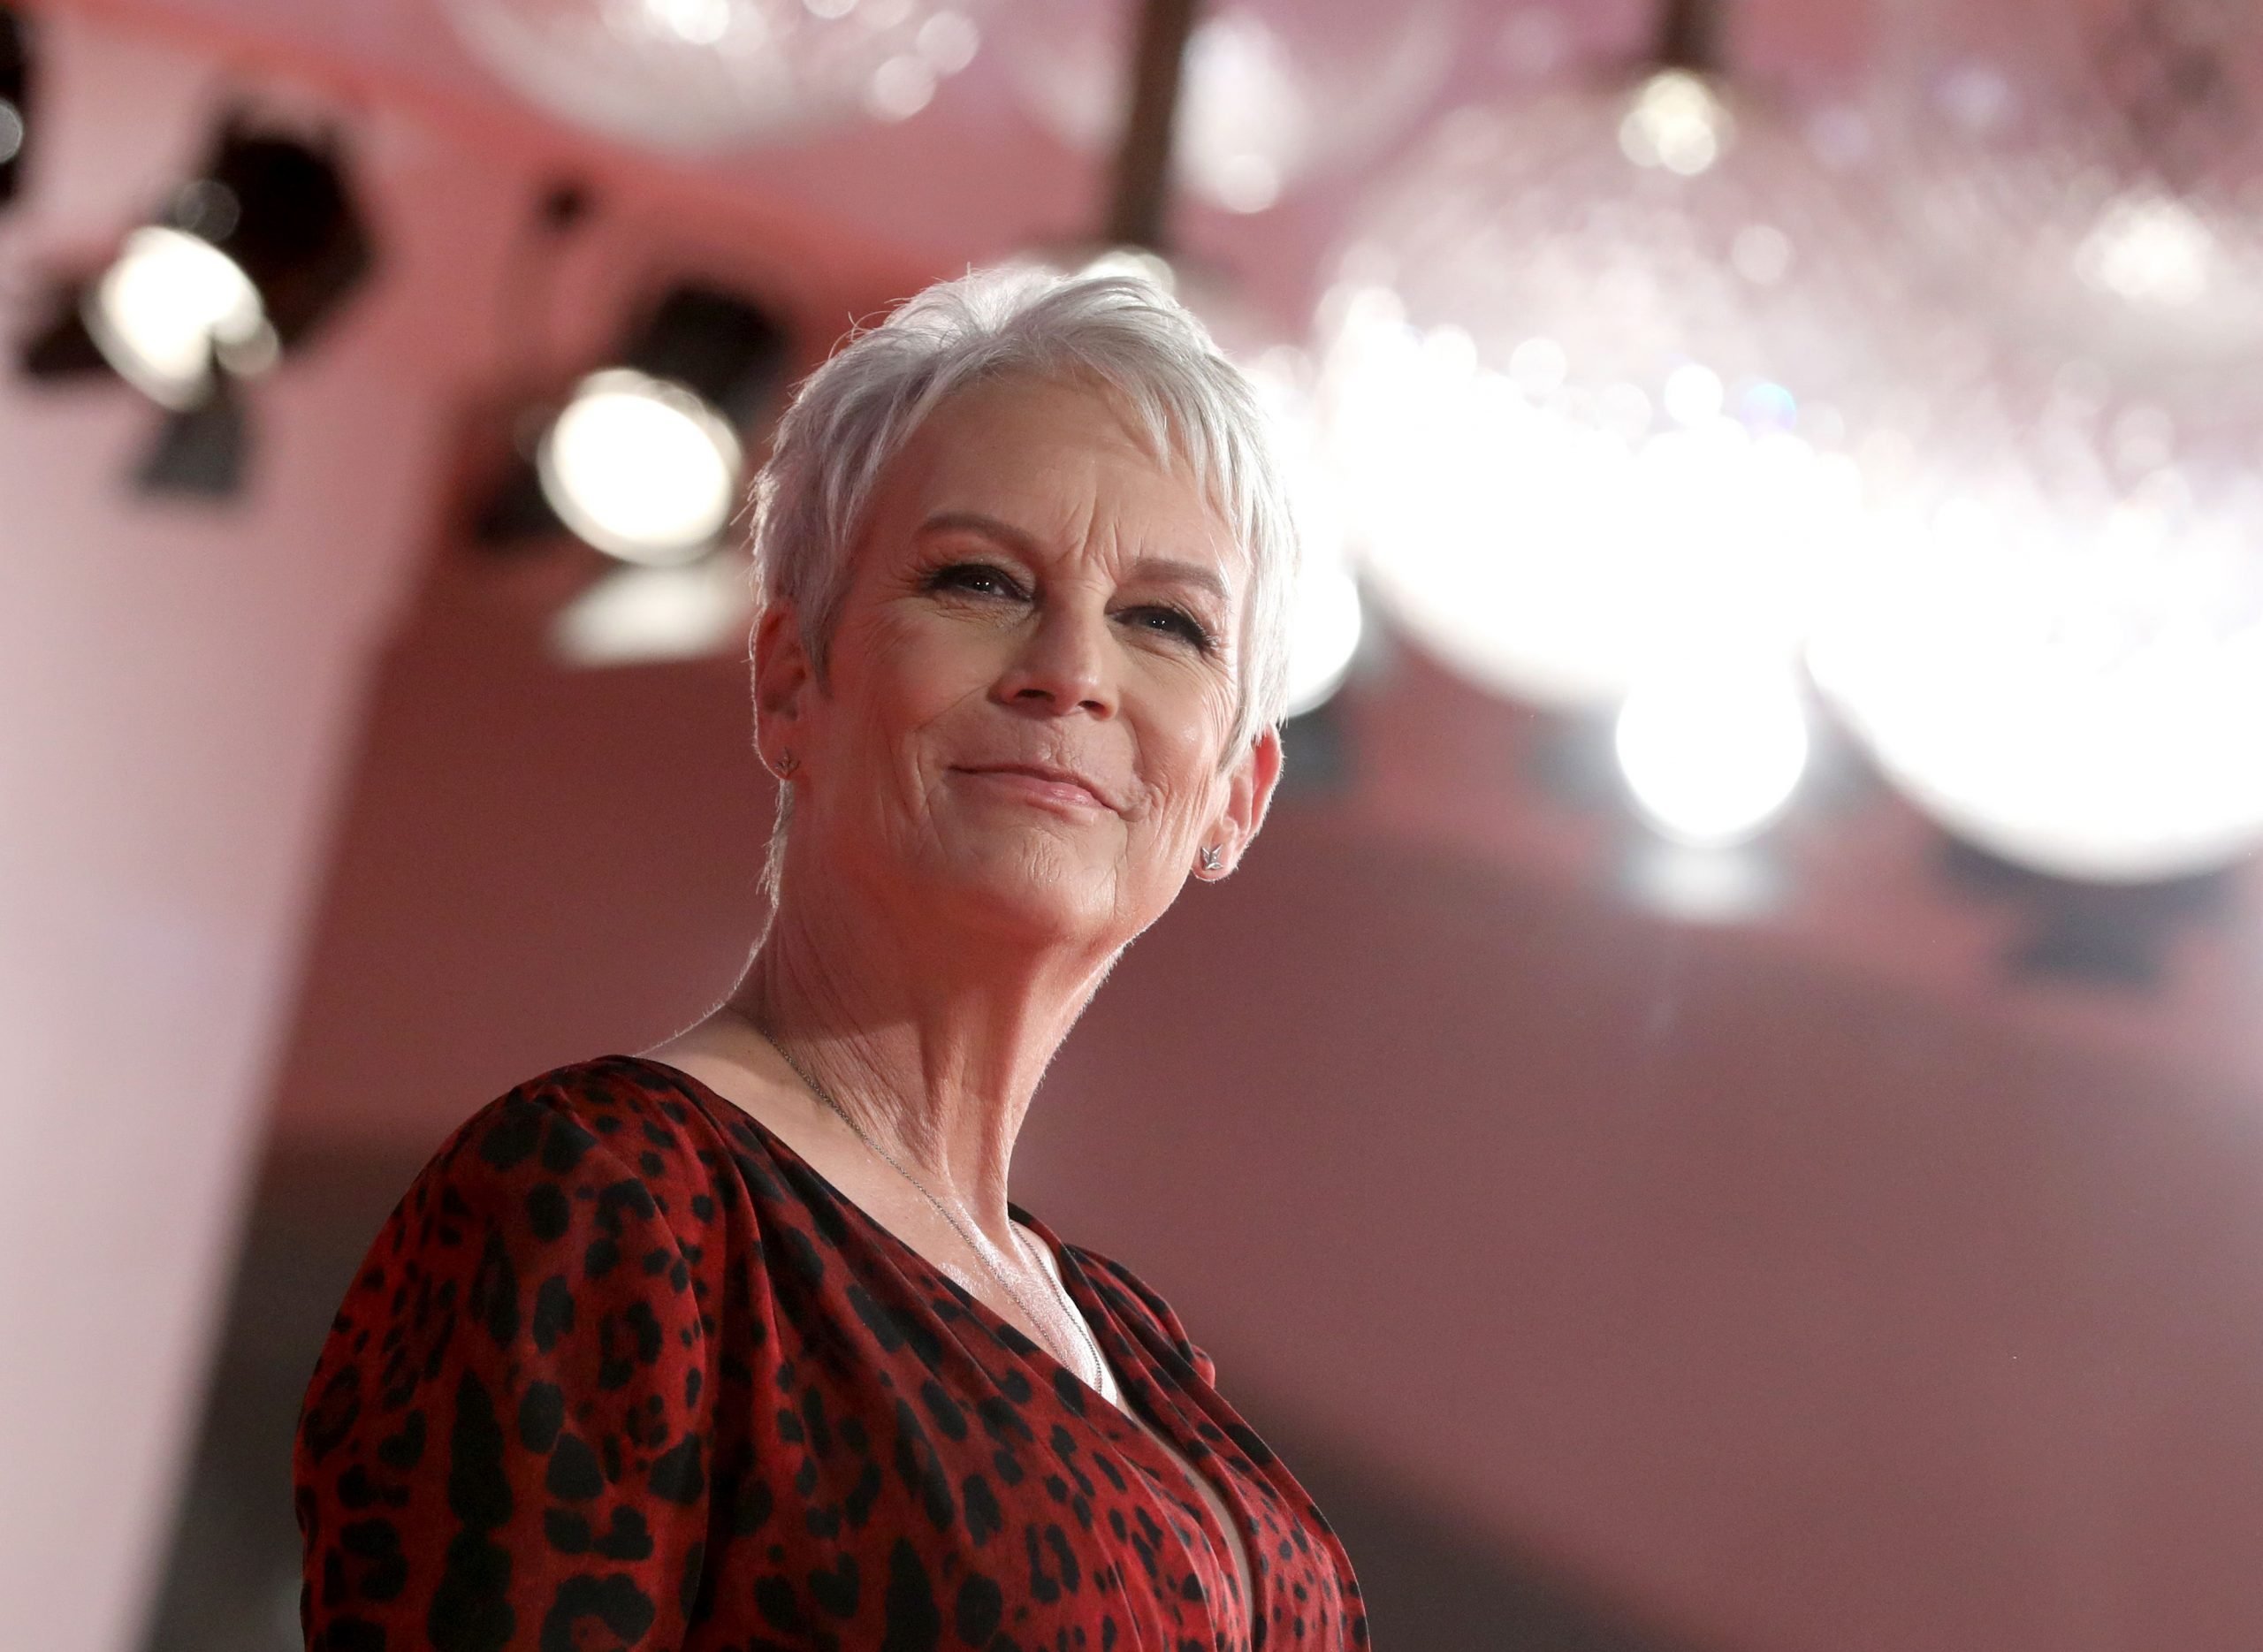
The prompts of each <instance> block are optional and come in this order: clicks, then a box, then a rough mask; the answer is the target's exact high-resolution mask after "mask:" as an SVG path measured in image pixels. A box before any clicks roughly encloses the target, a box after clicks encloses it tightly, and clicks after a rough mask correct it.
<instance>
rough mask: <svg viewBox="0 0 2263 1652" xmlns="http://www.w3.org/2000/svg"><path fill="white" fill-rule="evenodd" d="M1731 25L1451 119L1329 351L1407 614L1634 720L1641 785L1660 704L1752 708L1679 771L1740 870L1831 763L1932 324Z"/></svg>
mask: <svg viewBox="0 0 2263 1652" xmlns="http://www.w3.org/2000/svg"><path fill="white" fill-rule="evenodd" d="M1710 33H1711V9H1710V8H1709V7H1706V6H1703V5H1701V4H1695V3H1694V0H1680V3H1669V4H1666V5H1665V6H1663V7H1662V8H1661V17H1660V28H1659V35H1658V41H1657V46H1656V49H1654V51H1653V53H1652V56H1651V58H1650V62H1649V63H1648V64H1647V65H1644V66H1643V67H1642V69H1641V70H1639V71H1638V72H1636V73H1635V74H1634V75H1633V76H1632V77H1631V79H1626V80H1617V81H1615V82H1614V83H1612V84H1610V85H1607V86H1604V87H1600V88H1567V89H1560V90H1557V91H1553V92H1551V93H1548V94H1545V95H1542V96H1540V97H1538V98H1537V99H1536V100H1535V101H1532V102H1530V103H1520V104H1517V105H1513V106H1497V107H1488V108H1472V109H1467V110H1460V111H1458V112H1457V113H1456V114H1454V115H1452V116H1451V117H1449V118H1447V119H1446V120H1445V121H1444V122H1442V123H1441V125H1440V126H1439V128H1438V130H1437V131H1436V133H1434V134H1433V136H1432V137H1431V139H1430V140H1429V141H1428V142H1427V143H1426V144H1425V145H1424V146H1423V147H1422V148H1421V150H1420V151H1419V152H1418V153H1417V154H1416V155H1415V156H1414V157H1413V159H1412V161H1411V162H1410V163H1409V164H1407V165H1406V167H1405V168H1403V169H1402V170H1401V171H1399V172H1398V174H1397V175H1396V176H1395V177H1394V178H1393V179H1390V180H1388V181H1387V182H1386V184H1385V185H1384V187H1383V188H1382V189H1381V190H1380V191H1379V193H1378V194H1376V195H1375V196H1374V197H1373V198H1372V199H1371V200H1370V201H1369V202H1367V203H1366V204H1365V206H1364V209H1363V210H1362V212H1361V214H1360V218H1359V220H1358V221H1357V224H1356V226H1355V228H1354V230H1353V232H1352V236H1351V238H1350V240H1349V242H1348V244H1347V246H1346V247H1345V251H1344V252H1343V253H1342V255H1341V256H1340V260H1339V263H1338V264H1337V277H1336V281H1335V284H1334V285H1333V286H1332V287H1331V288H1330V292H1329V293H1328V295H1327V297H1326V298H1325V300H1324V301H1323V303H1322V316H1321V322H1322V334H1323V338H1324V341H1325V352H1326V354H1325V367H1324V394H1325V397H1326V403H1327V417H1328V425H1329V430H1330V442H1331V449H1332V453H1333V454H1334V456H1335V461H1336V463H1337V467H1338V468H1339V470H1340V472H1341V473H1342V476H1343V478H1344V481H1345V486H1346V488H1347V490H1348V493H1349V499H1348V506H1347V508H1348V510H1349V514H1350V517H1351V521H1352V531H1353V534H1354V536H1355V537H1356V538H1357V540H1358V541H1359V542H1360V544H1361V546H1362V548H1363V551H1364V552H1365V556H1366V561H1365V572H1366V573H1367V575H1368V579H1369V582H1370V583H1371V584H1372V586H1373V587H1374V589H1375V592H1376V595H1377V598H1378V599H1379V600H1380V601H1382V602H1383V604H1385V605H1387V606H1388V607H1389V608H1390V609H1391V612H1392V613H1394V614H1395V615H1396V616H1397V617H1398V619H1399V620H1401V621H1402V622H1404V623H1405V624H1406V626H1407V627H1408V628H1409V629H1410V630H1411V631H1412V632H1413V634H1414V635H1415V636H1418V637H1420V638H1421V640H1422V642H1423V643H1425V644H1426V645H1427V646H1428V647H1429V648H1430V649H1431V650H1432V651H1434V652H1436V654H1437V655H1439V656H1440V657H1441V658H1442V659H1444V660H1445V661H1446V662H1447V663H1448V664H1449V665H1451V666H1454V667H1456V668H1457V669H1459V670H1460V671H1461V672H1463V673H1464V674H1467V675H1468V676H1470V677H1472V678H1473V679H1474V680H1475V681H1479V682H1481V683H1482V684H1485V685H1487V686H1489V687H1491V688H1494V689H1498V690H1500V691H1502V692H1504V693H1506V694H1509V695H1512V696H1514V697H1520V698H1524V699H1528V700H1531V701H1536V702H1538V703H1541V704H1547V705H1551V706H1555V707H1560V708H1564V709H1578V708H1586V707H1596V706H1606V707H1608V706H1621V705H1626V706H1630V707H1631V708H1632V711H1633V712H1638V713H1639V716H1638V717H1637V723H1636V727H1634V730H1632V731H1631V732H1630V731H1628V730H1626V729H1622V731H1621V738H1620V742H1619V743H1620V748H1621V751H1622V755H1623V756H1627V755H1631V754H1637V753H1643V752H1649V751H1652V750H1657V749H1658V741H1657V736H1656V735H1655V732H1654V731H1655V730H1656V729H1657V727H1659V726H1660V725H1659V723H1658V720H1657V717H1658V713H1657V707H1659V706H1661V705H1667V706H1670V705H1672V704H1676V703H1680V704H1698V703H1701V702H1702V703H1705V704H1717V705H1719V706H1722V707H1731V708H1733V707H1741V708H1744V713H1745V714H1741V715H1739V716H1733V717H1729V716H1725V717H1721V718H1713V719H1706V720H1704V721H1703V723H1702V724H1700V725H1698V726H1696V727H1692V728H1691V729H1690V730H1689V731H1688V735H1687V737H1688V738H1691V739H1695V740H1697V741H1699V742H1701V743H1705V744H1707V745H1709V747H1710V750H1709V751H1707V752H1703V753H1700V754H1699V756H1700V757H1702V759H1703V760H1701V761H1697V762H1694V763H1689V764H1684V765H1680V769H1679V770H1678V771H1676V772H1681V773H1689V774H1710V775H1711V776H1713V777H1714V781H1713V782H1709V783H1708V784H1709V788H1708V791H1707V795H1706V796H1704V797H1703V798H1702V799H1695V800H1693V801H1692V802H1691V803H1690V804H1689V806H1688V808H1687V809H1684V810H1682V811H1679V818H1681V819H1682V820H1683V821H1684V824H1685V826H1686V830H1683V831H1681V832H1680V833H1678V835H1682V836H1686V837H1688V838H1690V839H1692V840H1694V841H1707V842H1726V841H1733V839H1734V838H1735V837H1737V836H1739V835H1743V834H1749V832H1750V831H1752V830H1754V829H1756V827H1757V826H1759V825H1761V824H1762V823H1764V821H1765V820H1766V819H1767V818H1769V817H1770V816H1771V815H1772V813H1773V812H1774V811H1776V810H1777V809H1779V807H1781V806H1782V804H1783V803H1784V802H1785V801H1786V799H1787V797H1788V796H1789V795H1790V791H1791V782H1792V781H1793V780H1795V779H1796V776H1797V772H1798V766H1799V765H1800V763H1801V762H1802V761H1803V759H1804V753H1805V750H1806V748H1805V741H1804V725H1803V722H1802V721H1799V720H1798V719H1800V716H1801V713H1800V688H1799V682H1798V679H1797V675H1796V666H1797V663H1798V655H1799V650H1800V647H1801V644H1802V642H1803V640H1804V636H1805V632H1806V628H1807V626H1808V623H1809V620H1810V617H1811V614H1812V612H1813V608H1814V605H1815V602H1816V601H1817V598H1818V597H1819V595H1820V593H1821V592H1822V591H1823V590H1825V588H1826V583H1827V576H1828V574H1829V568H1830V564H1831V561H1832V558H1833V557H1834V556H1835V555H1837V554H1838V553H1839V552H1840V548H1841V547H1843V546H1844V545H1845V544H1847V543H1848V539H1849V537H1850V535H1851V533H1852V530H1853V529H1854V527H1855V524H1856V523H1857V522H1858V521H1860V520H1861V516H1862V511H1863V504H1864V495H1865V489H1864V479H1863V471H1862V468H1860V466H1858V464H1857V462H1856V457H1855V453H1856V438H1858V437H1859V434H1860V433H1861V431H1862V430H1863V428H1864V421H1863V414H1864V413H1865V412H1866V411H1867V410H1868V409H1869V408H1870V407H1871V405H1872V404H1873V403H1874V402H1875V401H1876V400H1877V399H1878V396H1879V395H1880V393H1881V392H1882V390H1883V388H1884V387H1885V385H1886V383H1887V382H1888V381H1887V379H1886V374H1885V372H1884V369H1883V368H1882V366H1881V364H1880V362H1879V361H1878V356H1877V354H1876V351H1875V347H1874V341H1876V340H1878V339H1880V338H1881V337H1882V336H1888V335H1889V334H1890V331H1891V329H1892V326H1893V321H1892V317H1893V314H1894V312H1895V307H1896V305H1897V304H1898V302H1899V300H1900V297H1901V295H1900V293H1899V291H1898V289H1897V288H1895V287H1894V286H1893V285H1892V283H1891V281H1890V279H1889V278H1888V277H1889V275H1890V271H1889V270H1888V261H1887V260H1886V257H1885V256H1884V255H1883V254H1882V252H1881V251H1880V249H1879V248H1878V247H1876V246H1874V245H1873V244H1871V242H1870V241H1869V240H1867V239H1866V238H1865V236H1864V235H1863V232H1862V229H1861V227H1860V226H1859V225H1857V224H1856V223H1855V222H1854V221H1853V220H1852V219H1851V218H1850V217H1848V215H1847V214H1846V213H1844V212H1843V211H1842V210H1841V209H1840V206H1839V204H1838V201H1837V197H1836V193H1835V191H1834V188H1833V187H1832V180H1831V179H1829V177H1828V176H1827V174H1825V172H1824V171H1823V170H1822V169H1821V168H1820V166H1819V165H1818V164H1817V162H1816V161H1815V159H1814V158H1813V156H1812V155H1811V153H1810V150H1809V148H1808V147H1807V146H1806V144H1805V142H1804V141H1802V137H1801V136H1800V134H1799V133H1796V132H1795V131H1794V130H1793V129H1792V128H1791V127H1790V126H1788V125H1787V123H1786V122H1785V121H1784V120H1783V119H1781V118H1779V117H1778V116H1777V114H1776V113H1775V112H1774V111H1773V110H1771V109H1770V108H1768V107H1767V106H1766V105H1764V104H1762V103H1757V102H1756V101H1753V100H1750V99H1747V98H1744V97H1742V96H1741V95H1737V94H1736V93H1735V92H1734V91H1733V90H1732V89H1731V88H1728V87H1726V86H1725V85H1724V83H1723V82H1722V81H1721V80H1720V79H1719V78H1718V76H1717V75H1716V74H1715V73H1713V72H1711V63H1712V57H1711V50H1710V42H1709V35H1710ZM1680 737H1681V736H1677V738H1680ZM1787 753H1788V754H1789V756H1788V757H1787V755H1786V754H1787ZM1787 765H1788V768H1787ZM1645 773H1651V774H1655V773H1658V771H1657V770H1656V769H1655V767H1652V768H1650V769H1648V770H1646V771H1645ZM1787 773H1788V778H1787ZM1629 774H1630V780H1631V779H1633V778H1634V770H1633V768H1632V767H1630V770H1629ZM1731 775H1741V776H1746V777H1748V779H1747V780H1745V781H1744V782H1742V783H1741V787H1740V788H1738V789H1737V791H1736V795H1735V796H1728V795H1727V794H1726V793H1725V792H1724V791H1722V790H1721V788H1720V786H1719V785H1718V783H1716V782H1718V781H1719V780H1720V778H1721V777H1725V776H1731ZM1635 790H1636V795H1637V798H1638V801H1640V802H1642V804H1643V806H1644V810H1645V812H1646V813H1648V814H1650V815H1651V816H1652V818H1654V820H1656V821H1657V823H1658V824H1661V825H1669V826H1670V824H1671V822H1672V820H1673V819H1675V818H1677V811H1676V810H1675V808H1674V807H1673V805H1672V802H1671V800H1670V799H1669V798H1668V797H1667V796H1666V795H1665V791H1664V790H1662V789H1661V787H1660V786H1649V787H1648V788H1647V791H1646V788H1645V786H1644V785H1642V784H1638V785H1637V786H1636V787H1635Z"/></svg>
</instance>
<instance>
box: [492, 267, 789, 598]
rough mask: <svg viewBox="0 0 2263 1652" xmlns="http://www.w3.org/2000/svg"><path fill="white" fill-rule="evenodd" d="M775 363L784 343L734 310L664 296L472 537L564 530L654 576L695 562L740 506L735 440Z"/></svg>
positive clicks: (576, 394) (697, 296)
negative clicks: (653, 572)
mask: <svg viewBox="0 0 2263 1652" xmlns="http://www.w3.org/2000/svg"><path fill="white" fill-rule="evenodd" d="M785 359H786V335H785V333H784V331H782V330H781V328H780V327H779V325H778V324H776V323H775V322H773V320H772V319H771V318H770V316H768V315H766V313H765V312H764V311H762V310H760V309H758V308H755V307H754V306H753V305H752V304H751V303H749V302H748V301H745V300H744V299H742V298H739V297H736V296H735V295H733V294H731V293H722V292H718V291H714V290H712V289H709V288H705V287H699V286H682V287H678V288H676V289H674V291H672V292H671V293H668V294H667V296H666V297H665V298H663V299H662V300H661V301H660V302H659V305H658V306H657V307H655V308H654V309H653V311H652V314H651V317H650V319H649V320H648V321H647V322H646V323H645V324H644V326H643V327H641V328H640V329H638V330H637V331H636V334H635V335H634V336H633V337H631V338H630V339H629V341H628V343H627V345H626V346H625V347H624V348H623V349H622V351H621V355H620V357H619V358H618V359H617V361H616V363H615V364H614V365H612V366H608V367H606V368H604V369H600V370H598V371H597V372H593V373H591V374H589V375H587V376H586V377H583V379H582V380H581V381H580V383H578V384H575V386H574V389H573V392H572V393H571V394H570V395H569V396H568V399H567V401H566V405H565V407H563V408H562V409H560V411H559V413H558V415H557V416H556V417H555V418H553V419H552V420H550V421H549V423H548V425H547V427H546V428H545V430H543V432H542V435H541V438H540V439H539V440H538V441H537V443H536V444H535V446H534V450H533V452H532V453H530V454H529V455H528V456H527V459H528V462H525V463H522V464H520V465H518V466H517V468H515V470H514V473H513V475H512V476H510V477H509V479H508V480H507V482H506V483H504V485H503V487H502V488H501V489H500V490H499V492H498V494H497V495H496V497H495V498H493V499H491V500H490V501H489V503H488V505H487V506H486V507H485V509H484V513H483V514H481V516H480V518H479V521H478V523H477V527H476V532H477V534H478V537H480V539H481V540H483V541H484V542H485V543H488V544H501V543H505V542H507V541H511V540H514V539H522V538H529V537H542V536H545V535H551V534H555V533H556V532H557V530H558V529H560V528H563V529H566V530H567V531H568V532H569V533H571V534H572V535H574V537H576V538H578V539H580V540H582V541H583V543H584V544H590V545H592V546H594V547H595V548H597V549H598V550H599V551H602V552H606V554H607V555H608V556H613V557H617V558H619V559H620V560H622V561H624V562H631V563H638V564H643V565H645V566H650V567H669V566H674V565H678V564H682V563H686V562H690V561H692V560H696V559H697V558H698V557H700V556H702V555H704V554H705V553H706V552H708V551H709V550H710V549H712V547H713V545H714V544H715V543H716V541H717V539H718V537H719V536H720V534H721V533H722V531H723V529H724V528H725V526H726V525H727V524H728V522H729V521H730V518H731V513H732V511H733V510H734V509H735V507H736V506H737V503H738V498H739V490H740V484H741V482H742V480H743V476H744V473H745V469H746V457H747V456H746V449H745V445H744V444H743V440H742V438H741V436H740V432H741V431H743V430H745V429H747V428H748V426H749V425H750V424H751V423H752V422H753V420H754V417H755V415H757V414H758V412H759V411H760V410H761V409H762V408H763V407H765V406H766V404H767V403H768V401H769V400H770V399H771V397H772V395H773V392H774V391H775V390H776V388H777V386H778V384H779V381H780V377H781V370H782V369H783V366H784V363H785Z"/></svg>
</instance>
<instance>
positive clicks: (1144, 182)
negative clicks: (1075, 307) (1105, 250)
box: [1108, 0, 1199, 252]
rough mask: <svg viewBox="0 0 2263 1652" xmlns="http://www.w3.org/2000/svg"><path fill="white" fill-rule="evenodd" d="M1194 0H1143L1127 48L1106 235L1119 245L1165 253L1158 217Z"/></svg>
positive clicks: (1165, 197)
mask: <svg viewBox="0 0 2263 1652" xmlns="http://www.w3.org/2000/svg"><path fill="white" fill-rule="evenodd" d="M1197 4H1199V0H1146V3H1145V4H1143V5H1142V6H1141V7H1140V10H1139V40H1138V42H1137V44H1136V45H1135V47H1134V48H1133V52H1132V98H1131V103H1130V105H1129V107H1128V108H1127V109H1126V110H1125V111H1124V138H1123V141H1122V142H1121V143H1119V144H1118V145H1117V146H1116V188H1115V193H1114V194H1113V195H1112V197H1111V198H1110V200H1109V209H1108V239H1109V241H1110V242H1112V243H1113V244H1115V245H1116V246H1119V247H1147V248H1148V249H1149V250H1150V251H1153V252H1165V251H1168V250H1169V249H1168V248H1167V247H1165V246H1164V245H1163V220H1164V218H1165V217H1166V215H1167V214H1168V212H1169V210H1170V156H1171V133H1172V128H1173V127H1174V126H1176V125H1177V118H1178V92H1179V84H1180V80H1181V71H1182V70H1183V68H1184V66H1185V62H1186V42H1187V38H1188V36H1190V35H1192V34H1193V32H1194V12H1195V8H1196V6H1197Z"/></svg>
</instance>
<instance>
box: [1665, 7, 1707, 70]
mask: <svg viewBox="0 0 2263 1652" xmlns="http://www.w3.org/2000/svg"><path fill="white" fill-rule="evenodd" d="M1651 52H1652V61H1653V62H1655V63H1656V64H1657V66H1658V67H1659V68H1661V69H1688V70H1689V71H1691V72H1694V73H1697V74H1711V73H1715V72H1718V70H1719V69H1720V66H1721V7H1720V0H1660V4H1659V5H1658V32H1657V43H1656V44H1655V45H1654V46H1653V47H1652V48H1651Z"/></svg>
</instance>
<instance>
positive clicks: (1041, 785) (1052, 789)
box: [957, 766, 1109, 814]
mask: <svg viewBox="0 0 2263 1652" xmlns="http://www.w3.org/2000/svg"><path fill="white" fill-rule="evenodd" d="M957 772H958V773H961V774H964V775H966V776H968V777H969V778H970V779H972V780H980V781H981V782H983V784H984V785H985V786H986V787H990V788H995V789H996V790H999V791H1001V792H1003V793H1005V794H1007V795H1008V796H1014V797H1018V798H1021V799H1024V800H1025V801H1026V802H1029V803H1040V804H1045V805H1048V806H1050V807H1052V808H1055V809H1063V810H1069V811H1073V812H1076V813H1078V814H1095V813H1101V812H1107V811H1109V804H1108V803H1107V802H1106V801H1105V800H1104V799H1103V798H1102V797H1101V796H1100V794H1099V793H1097V792H1096V791H1094V790H1093V788H1091V787H1089V786H1087V785H1086V784H1085V783H1084V782H1083V781H1081V780H1066V779H1062V778H1059V777H1057V776H1056V775H1055V774H1052V773H1047V772H1045V771H1043V770H1039V769H1029V768H1020V767H1013V766H1001V767H997V768H979V769H976V768H966V769H960V770H959V771H957Z"/></svg>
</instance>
